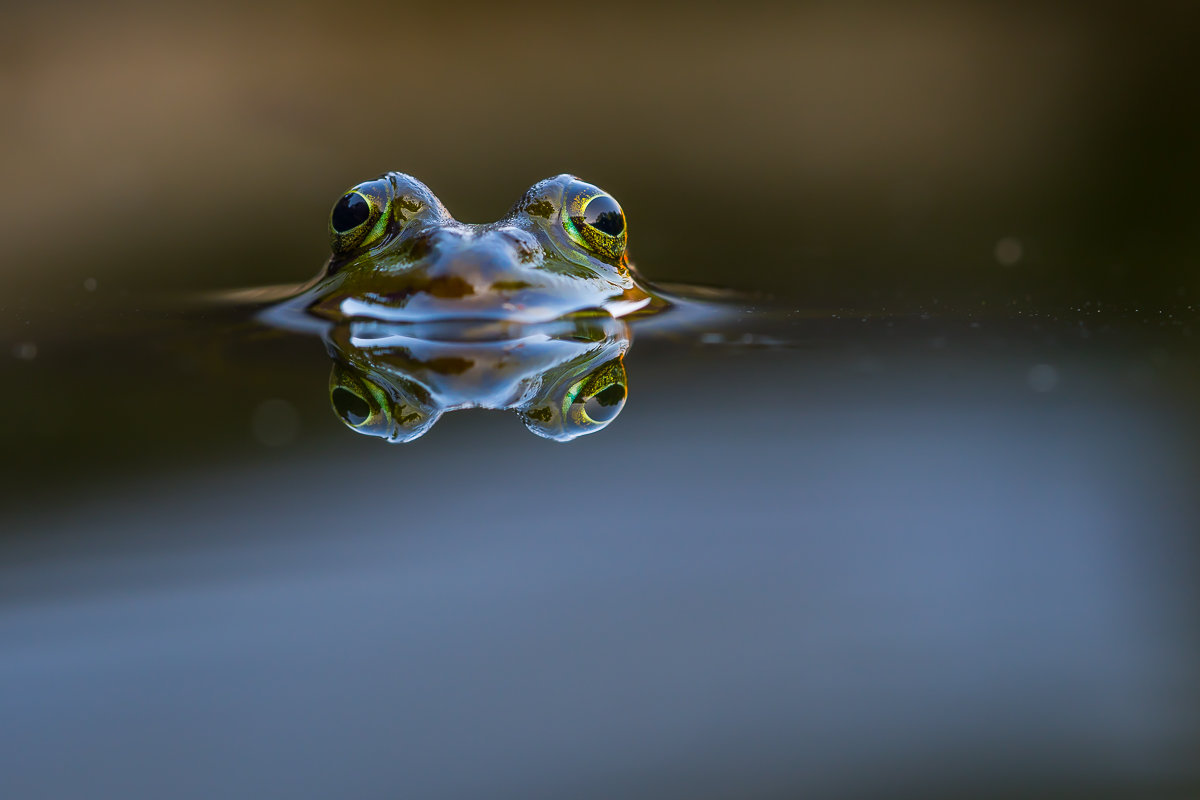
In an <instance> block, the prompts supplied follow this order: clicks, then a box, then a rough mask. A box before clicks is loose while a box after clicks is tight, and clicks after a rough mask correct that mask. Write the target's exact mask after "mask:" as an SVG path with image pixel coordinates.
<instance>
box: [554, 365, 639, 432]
mask: <svg viewBox="0 0 1200 800" xmlns="http://www.w3.org/2000/svg"><path fill="white" fill-rule="evenodd" d="M625 397H626V389H625V364H624V362H622V361H621V359H619V358H618V359H616V360H614V361H610V362H608V363H607V364H605V365H603V366H602V367H600V368H599V369H596V370H594V371H593V372H592V373H591V374H590V375H588V376H587V377H586V378H584V379H583V380H582V381H580V382H579V383H576V384H575V385H574V386H572V387H571V389H570V390H569V391H568V392H567V396H566V398H564V399H565V400H566V402H565V403H564V404H563V405H564V408H563V412H564V416H565V417H566V418H567V419H568V420H570V421H571V422H573V423H574V424H575V425H578V426H579V427H581V428H592V427H595V426H601V427H603V426H604V425H607V424H608V423H610V422H612V421H613V420H614V419H616V417H617V414H620V413H621V409H622V408H624V407H625Z"/></svg>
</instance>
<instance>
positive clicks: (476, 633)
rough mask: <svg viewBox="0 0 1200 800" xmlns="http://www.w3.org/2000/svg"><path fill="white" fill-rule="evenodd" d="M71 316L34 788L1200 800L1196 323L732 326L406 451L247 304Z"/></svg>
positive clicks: (178, 793)
mask: <svg viewBox="0 0 1200 800" xmlns="http://www.w3.org/2000/svg"><path fill="white" fill-rule="evenodd" d="M78 302H79V306H78V309H75V307H74V303H71V304H61V305H59V306H57V307H55V306H51V305H48V306H46V310H45V311H43V312H42V314H43V316H39V317H34V316H33V315H32V314H30V323H31V324H30V326H29V327H31V328H32V327H34V325H36V326H37V329H38V330H40V331H46V332H47V333H48V336H47V337H45V338H42V339H41V341H39V342H38V343H37V344H36V346H37V352H36V354H35V355H33V356H32V357H28V355H27V354H23V353H18V354H17V355H18V356H19V357H14V358H11V359H8V360H7V361H6V362H5V365H4V368H3V369H4V375H5V385H7V386H10V387H11V386H19V387H21V389H20V391H19V392H17V393H16V396H15V397H14V396H13V395H12V394H10V396H9V399H8V402H9V403H10V404H12V406H10V409H9V413H8V414H6V415H5V420H6V422H5V425H6V435H7V436H8V437H9V441H11V442H13V443H14V444H13V445H10V447H12V449H10V450H8V452H9V453H10V454H13V456H11V458H13V459H20V462H21V464H22V467H21V469H16V468H11V469H10V472H9V473H8V474H9V476H10V477H9V480H10V485H9V486H8V494H9V499H8V501H7V503H6V506H7V511H6V514H5V520H6V521H5V530H6V532H7V535H6V536H5V538H4V540H3V544H2V547H0V561H2V564H3V567H2V568H0V586H2V587H3V590H2V604H3V607H2V610H0V676H2V683H3V685H4V686H5V687H6V689H5V691H4V692H3V693H2V694H0V705H2V707H3V708H2V713H0V720H2V722H0V742H2V745H3V746H2V747H0V752H3V753H4V756H3V757H2V760H3V763H4V770H3V774H4V779H3V780H4V782H5V784H6V786H7V787H8V792H9V794H8V796H12V797H43V796H46V797H49V796H60V797H61V796H88V797H126V798H128V797H158V796H163V795H164V793H165V794H169V795H170V796H172V797H196V798H201V797H215V796H245V797H293V798H295V797H313V798H318V797H328V796H330V795H333V794H343V795H349V796H374V795H376V794H378V793H382V792H390V791H403V792H404V793H406V794H409V795H410V796H428V797H474V796H489V797H497V796H499V797H506V796H513V797H516V796H529V795H533V796H551V795H557V794H562V793H564V792H566V793H570V794H572V795H574V796H586V797H591V796H595V797H601V796H611V795H613V794H623V795H627V796H637V797H661V796H706V797H717V796H735V795H738V796H741V795H744V794H752V795H756V796H758V795H761V796H782V795H784V794H789V795H790V794H792V793H797V794H800V793H813V792H815V793H829V794H842V793H849V794H853V795H858V794H863V795H872V796H874V795H887V796H890V795H892V794H894V793H901V794H903V793H906V792H908V791H917V790H920V791H942V792H947V793H951V794H953V793H956V792H960V791H977V790H980V789H981V787H986V788H987V789H988V790H989V791H991V790H994V789H996V787H1011V788H1014V789H1015V788H1018V787H1031V786H1032V787H1035V788H1037V789H1039V790H1040V791H1041V792H1042V793H1043V794H1046V795H1049V796H1057V793H1060V792H1068V791H1078V790H1081V789H1094V788H1109V789H1111V787H1114V786H1116V787H1126V788H1129V789H1131V790H1132V789H1134V788H1137V787H1154V788H1161V787H1167V788H1170V787H1174V786H1178V785H1181V784H1182V785H1186V784H1187V783H1188V782H1189V781H1191V780H1194V779H1195V772H1194V770H1195V764H1196V761H1195V759H1194V757H1193V756H1194V754H1195V747H1196V745H1197V742H1198V740H1200V729H1198V728H1200V726H1198V724H1197V721H1198V720H1200V716H1198V714H1197V711H1198V710H1200V708H1198V703H1200V692H1198V690H1200V679H1198V677H1197V676H1200V628H1198V627H1197V621H1198V620H1197V615H1196V611H1197V603H1196V600H1197V598H1196V588H1197V587H1196V581H1195V575H1196V568H1197V565H1198V560H1197V559H1198V556H1200V554H1198V553H1197V550H1196V544H1197V543H1196V538H1195V531H1196V530H1197V514H1198V512H1200V509H1198V508H1197V503H1196V493H1195V485H1196V478H1197V463H1196V457H1197V453H1198V452H1200V449H1198V444H1200V442H1198V441H1197V429H1196V425H1195V413H1194V409H1195V407H1196V406H1195V404H1196V401H1197V378H1198V374H1197V371H1196V362H1195V359H1194V355H1193V350H1192V348H1191V347H1189V346H1188V345H1189V344H1190V338H1189V337H1188V336H1187V335H1185V333H1184V331H1185V330H1190V326H1191V325H1193V324H1194V321H1193V320H1192V319H1191V317H1190V316H1185V317H1184V319H1183V320H1181V321H1182V322H1183V324H1182V325H1175V324H1174V323H1175V322H1176V319H1171V320H1170V322H1169V323H1167V324H1163V325H1161V326H1160V325H1158V324H1157V323H1147V322H1143V321H1142V319H1137V318H1134V317H1133V316H1131V313H1132V312H1131V313H1129V314H1126V313H1122V312H1117V311H1112V312H1109V311H1101V312H1099V313H1092V310H1091V309H1083V310H1072V309H1061V310H1060V311H1059V313H1058V314H1057V315H1056V316H1057V319H1055V318H1054V317H1053V316H1051V315H1048V314H1045V313H1035V312H1032V311H1023V312H1021V313H1018V312H1015V311H1007V312H1005V313H1000V314H994V315H984V314H981V313H977V312H975V311H972V312H966V311H962V310H960V311H957V312H932V313H927V312H920V313H901V314H892V313H889V312H886V311H884V310H883V309H870V310H864V309H853V310H851V309H832V310H819V309H811V308H803V307H801V308H793V307H789V306H788V305H786V304H783V303H781V302H780V301H774V302H766V301H758V302H745V300H744V298H743V301H741V302H733V301H731V299H730V298H725V299H724V300H723V301H721V305H720V306H719V311H720V313H713V314H712V315H710V316H709V317H704V318H701V319H700V320H698V321H690V322H686V324H685V323H680V324H670V323H671V319H670V314H671V313H672V312H670V311H668V312H666V313H665V314H663V315H661V316H660V317H656V318H651V319H649V320H646V321H645V322H644V324H641V325H639V323H638V322H636V321H635V322H634V323H632V325H630V326H629V328H630V329H631V331H632V335H630V333H629V330H628V329H626V327H625V324H624V323H619V324H620V326H621V327H620V328H619V329H611V331H610V332H611V333H613V335H614V336H616V339H612V338H611V337H609V338H605V337H604V336H603V335H601V337H600V338H599V341H600V345H599V346H600V347H601V349H603V347H610V348H611V347H612V346H613V345H611V344H605V342H610V341H616V342H618V345H617V348H618V351H619V349H620V348H621V347H627V352H626V354H625V357H624V368H625V371H626V372H627V385H628V399H627V401H626V403H625V405H624V407H623V408H622V409H621V413H620V415H619V417H616V418H614V419H612V420H611V421H610V424H608V425H607V426H605V427H604V428H603V430H600V431H597V432H594V433H593V434H592V435H588V436H583V437H581V438H579V439H577V440H575V441H572V442H569V443H566V444H563V443H559V442H554V441H546V440H544V439H541V438H538V437H535V436H530V435H529V434H528V433H526V432H525V430H524V428H523V426H522V425H521V423H520V421H519V420H518V419H514V418H513V416H512V415H511V414H510V413H509V412H494V411H493V412H489V411H482V410H475V411H470V410H467V411H458V412H454V413H451V414H447V415H445V418H444V419H442V420H441V421H440V422H439V423H438V425H437V427H436V428H433V429H431V430H428V432H427V433H426V434H425V435H424V436H423V437H421V438H420V439H419V440H416V441H413V442H411V443H409V444H398V445H388V444H386V443H385V442H383V441H380V440H378V439H374V438H369V437H363V436H357V435H355V434H354V433H352V432H351V431H349V430H347V429H346V428H345V427H344V426H343V424H342V422H341V421H340V420H339V419H338V416H337V413H336V408H335V407H331V406H330V395H329V392H330V388H329V383H328V378H329V372H330V368H331V361H330V356H329V354H327V353H326V351H325V348H323V347H322V345H321V341H320V339H319V338H317V337H313V336H306V335H301V334H289V333H281V332H279V331H277V330H275V329H272V328H270V327H267V326H265V325H264V324H262V323H259V322H256V321H255V317H254V312H255V310H256V309H255V308H250V309H241V308H234V309H229V308H212V307H208V306H204V305H202V304H198V303H196V302H190V303H182V302H179V303H176V304H175V305H174V306H172V303H171V302H169V301H167V300H163V299H162V298H150V299H144V300H139V299H135V298H133V297H132V296H128V297H124V298H105V297H104V295H102V294H101V293H100V292H99V291H97V292H93V293H89V294H87V295H84V296H82V297H81V298H80V300H79V301H78ZM700 302H701V303H704V302H708V303H710V304H711V303H712V301H700ZM64 305H65V309H64ZM713 308H716V306H713ZM47 319H54V320H55V324H54V325H53V326H50V325H49V324H48V323H47V321H46V320H47ZM613 324H617V323H613ZM610 328H611V325H610ZM602 334H603V328H602ZM548 340H549V341H553V339H548ZM621 343H624V344H621ZM368 344H369V342H368ZM476 347H478V345H476ZM331 352H332V353H333V355H334V356H335V359H336V358H345V355H344V354H339V353H338V352H337V351H336V350H335V351H331ZM366 352H368V353H369V352H370V350H369V349H368V350H366ZM602 360H603V359H602ZM527 424H528V422H527ZM18 453H19V454H20V455H17V454H18ZM14 466H15V465H14ZM468 765H469V766H468Z"/></svg>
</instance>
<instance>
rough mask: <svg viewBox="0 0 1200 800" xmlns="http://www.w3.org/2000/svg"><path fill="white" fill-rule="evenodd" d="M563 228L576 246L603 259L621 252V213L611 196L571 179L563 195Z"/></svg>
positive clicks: (619, 207) (623, 223) (623, 217)
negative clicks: (584, 248)
mask: <svg viewBox="0 0 1200 800" xmlns="http://www.w3.org/2000/svg"><path fill="white" fill-rule="evenodd" d="M563 199H564V203H563V229H564V230H565V231H566V232H567V235H568V236H570V237H571V239H572V240H573V241H574V242H575V243H576V244H578V245H580V246H582V247H586V248H587V249H589V250H591V251H592V252H594V253H596V254H597V255H599V256H601V257H603V258H610V259H613V260H617V259H620V258H621V256H622V254H624V252H625V241H626V231H625V212H624V211H622V210H621V206H620V205H618V204H617V201H616V200H614V199H613V198H612V196H611V195H608V194H605V193H604V192H603V191H601V190H600V189H598V188H597V187H595V186H592V185H591V184H590V183H584V182H583V181H571V184H570V185H569V186H567V189H566V193H565V194H564V197H563Z"/></svg>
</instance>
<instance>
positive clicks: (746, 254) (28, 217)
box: [0, 2, 1200, 303]
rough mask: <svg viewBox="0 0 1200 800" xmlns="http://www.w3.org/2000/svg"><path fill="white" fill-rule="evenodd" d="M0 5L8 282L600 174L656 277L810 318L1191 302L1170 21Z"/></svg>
mask: <svg viewBox="0 0 1200 800" xmlns="http://www.w3.org/2000/svg"><path fill="white" fill-rule="evenodd" d="M0 14H2V15H3V16H2V17H0V37H2V39H0V109H2V110H3V111H2V114H0V151H2V152H3V154H4V155H3V158H2V159H0V170H2V172H0V226H2V227H0V240H2V241H3V243H4V247H3V251H4V262H3V266H2V270H3V272H2V273H0V274H2V275H3V280H4V281H5V282H6V283H7V284H9V285H13V284H17V283H24V282H28V281H30V280H34V281H39V280H41V278H40V276H43V275H46V273H48V272H52V273H53V274H54V275H56V276H57V277H58V279H60V280H61V281H62V282H63V284H62V285H64V286H66V285H70V286H72V287H73V286H75V285H76V284H78V283H79V282H80V281H82V280H84V279H85V278H87V277H94V278H96V279H97V280H101V279H103V280H104V281H105V285H110V286H118V285H120V286H124V285H126V284H131V285H136V286H137V287H145V286H150V285H153V286H155V287H180V286H186V287H196V286H200V285H203V286H212V287H219V286H227V285H229V284H230V283H231V282H232V283H246V284H253V283H256V282H266V281H288V280H293V279H297V278H299V277H303V276H308V275H309V274H311V273H312V272H314V271H315V269H316V267H315V266H314V265H316V264H318V263H319V262H320V261H321V260H322V258H323V256H324V253H325V248H326V242H325V235H324V231H323V222H324V219H325V216H326V214H327V213H328V209H329V207H330V206H331V204H332V203H333V201H334V200H335V199H336V198H337V197H338V195H339V194H340V193H341V192H342V191H344V190H345V189H346V188H347V187H348V186H350V185H352V184H354V183H357V182H359V181H360V180H365V179H367V178H370V177H373V176H375V175H376V174H378V173H380V172H383V171H387V170H400V171H405V172H409V173H411V174H413V175H415V176H417V177H418V178H420V179H421V180H423V181H425V182H426V183H428V184H429V185H430V186H431V187H432V188H433V189H434V191H435V192H437V193H438V194H439V196H440V197H441V198H442V200H443V201H444V202H445V203H446V204H447V205H448V207H449V208H450V210H451V212H452V213H454V214H455V215H456V216H458V217H459V218H460V219H463V220H465V221H472V222H480V221H491V220H493V219H496V218H497V217H498V216H499V215H500V214H501V213H503V212H504V211H505V210H507V208H508V207H509V206H510V205H511V204H512V203H513V202H514V201H515V200H516V199H517V198H518V197H519V196H520V194H521V193H522V191H523V190H524V188H525V187H527V186H528V185H530V184H532V183H533V182H535V181H536V180H539V179H541V178H543V177H546V176H549V175H553V174H557V173H559V172H563V171H570V172H574V173H577V174H579V175H581V176H584V177H585V178H587V179H589V180H593V181H596V182H598V183H601V184H602V185H603V186H604V187H605V188H606V189H607V190H609V191H610V192H612V193H613V194H615V195H616V197H617V198H618V199H619V200H620V201H621V202H622V204H623V205H624V206H625V207H626V209H627V211H628V213H629V215H630V216H631V217H632V219H633V220H634V227H633V230H632V236H633V239H632V240H631V246H632V248H633V249H632V252H633V254H634V256H635V257H636V259H637V261H638V263H639V265H640V266H641V268H642V269H643V271H644V272H645V273H646V274H647V275H648V276H649V277H651V278H653V279H668V278H670V279H673V280H688V281H696V282H709V283H716V284H720V285H734V286H738V287H743V288H752V289H757V290H763V291H766V290H774V291H784V292H788V293H801V294H802V295H803V296H804V297H805V298H806V299H808V300H809V301H810V302H818V303H829V302H851V301H854V300H856V299H860V298H861V297H862V296H864V295H866V296H868V297H869V296H872V295H874V293H876V292H879V293H881V294H887V295H888V296H892V297H895V296H896V295H897V294H900V295H904V294H905V293H908V294H917V295H931V296H937V295H943V296H944V295H949V294H952V293H953V294H963V295H966V296H968V297H969V296H972V293H975V294H976V295H978V294H979V293H983V292H988V293H1000V294H1003V295H1005V296H1011V297H1013V298H1018V297H1021V298H1023V297H1024V295H1025V294H1030V295H1031V296H1033V297H1034V298H1035V300H1054V301H1062V302H1069V301H1074V300H1076V299H1082V298H1086V299H1091V300H1095V299H1097V297H1099V298H1101V299H1104V298H1110V299H1118V298H1122V299H1129V298H1133V297H1146V298H1147V300H1150V299H1153V300H1157V301H1159V302H1165V301H1167V300H1178V299H1180V298H1186V297H1188V296H1189V295H1188V293H1189V292H1195V291H1197V290H1200V285H1197V283H1196V280H1197V274H1196V270H1195V264H1196V259H1197V256H1198V255H1200V234H1198V233H1197V226H1196V224H1195V220H1196V218H1197V212H1198V210H1200V189H1198V188H1197V187H1198V186H1200V181H1198V180H1197V179H1198V177H1200V154H1198V148H1197V145H1196V142H1197V141H1200V110H1198V109H1197V107H1196V104H1195V103H1193V102H1191V99H1190V98H1191V96H1192V95H1193V94H1194V89H1195V82H1196V76H1197V74H1198V73H1200V69H1198V68H1200V52H1198V51H1197V47H1196V44H1197V34H1198V29H1197V25H1198V22H1200V19H1198V15H1197V13H1196V11H1195V8H1194V6H1193V4H1191V3H1186V2H1178V3H1174V2H1149V3H1127V2H1124V3H1123V2H1088V3H1084V2H1080V3H1061V2H1044V3H989V2H977V3H939V2H912V3H882V2H880V3H873V2H853V3H778V4H776V3H755V2H749V3H738V4H733V5H730V4H715V3H699V4H697V3H679V4H672V3H621V2H613V3H606V4H604V5H603V7H598V6H597V7H588V8H584V7H580V8H562V9H559V10H555V11H551V10H550V9H548V8H547V7H546V6H545V5H543V4H539V3H513V4H507V5H504V6H496V5H495V4H490V3H479V4H464V3H453V4H419V3H374V2H355V3H353V4H351V5H349V6H346V5H342V4H317V3H287V4H283V3H281V4H271V3H262V4H244V3H232V2H231V3H220V2H218V3H184V2H180V3H170V4H165V5H164V4H160V3H116V4H114V3H87V4H84V3H78V4H74V3H67V2H53V3H45V4H9V5H8V6H7V7H5V8H4V10H3V11H0ZM196 231H203V236H197V235H195V232H196ZM1004 239H1013V240H1015V241H1016V242H1018V243H1019V244H1020V248H1019V253H1018V252H1017V251H1016V250H1013V249H1012V248H1009V249H1008V250H1004V248H1003V247H1002V248H1001V250H1004V252H1002V253H1001V254H1000V259H999V260H998V259H997V249H996V246H997V243H998V242H1000V241H1001V240H1004ZM185 243H186V244H185ZM148 261H154V262H155V263H157V264H158V265H159V267H158V269H155V270H150V271H145V270H141V269H139V268H138V267H137V266H136V265H139V264H142V263H146V262H148Z"/></svg>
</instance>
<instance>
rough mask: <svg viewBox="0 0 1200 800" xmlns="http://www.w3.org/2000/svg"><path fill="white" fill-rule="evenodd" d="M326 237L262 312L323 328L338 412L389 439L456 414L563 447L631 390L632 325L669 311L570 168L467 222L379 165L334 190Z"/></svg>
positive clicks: (620, 215)
mask: <svg viewBox="0 0 1200 800" xmlns="http://www.w3.org/2000/svg"><path fill="white" fill-rule="evenodd" d="M328 232H329V240H330V249H331V254H330V256H329V258H328V259H327V261H326V262H325V264H324V265H323V266H322V268H321V269H320V270H319V271H318V273H317V275H316V276H314V278H313V279H312V280H311V281H309V282H308V283H307V284H305V285H303V286H301V287H299V288H298V289H297V290H296V291H295V292H294V293H293V294H292V295H291V296H290V297H288V298H286V299H285V300H283V301H282V302H280V303H278V304H276V305H274V306H272V307H271V308H270V309H268V310H267V311H266V312H265V313H264V314H263V319H264V320H266V321H267V322H269V323H270V324H273V325H276V326H277V327H283V328H290V329H293V330H305V331H310V332H316V333H319V335H321V336H322V338H323V339H324V341H325V344H326V349H327V351H328V352H329V355H330V357H331V358H332V360H333V362H334V363H333V369H332V373H331V375H330V381H329V393H330V403H331V405H332V407H333V410H334V413H335V414H336V415H337V416H338V418H339V419H340V420H341V421H342V422H343V423H344V424H345V425H346V426H347V427H349V428H350V429H351V430H354V431H355V432H357V433H361V434H366V435H370V436H376V437H379V438H382V439H385V440H387V441H389V442H411V441H413V440H415V439H417V438H419V437H421V436H423V435H424V434H425V433H426V432H428V430H429V429H430V428H431V427H432V426H433V424H434V423H436V422H437V420H438V419H439V418H441V416H442V414H443V413H445V412H447V411H452V410H459V409H464V408H492V409H508V410H512V411H515V412H516V413H517V415H518V416H519V417H520V418H521V419H522V421H523V422H524V423H525V425H526V427H527V428H528V429H529V430H530V431H532V432H533V433H535V434H537V435H539V436H542V437H544V438H547V439H552V440H555V441H560V442H566V441H571V440H573V439H575V438H577V437H579V436H582V435H585V434H589V433H595V432H596V431H599V430H602V429H604V428H605V427H606V426H607V425H608V424H610V423H611V422H612V421H613V420H614V419H615V418H616V416H617V415H618V414H619V413H620V411H621V410H622V408H623V407H624V404H625V400H626V397H627V388H626V385H627V376H626V371H625V366H624V357H625V354H626V353H627V352H628V350H629V347H630V343H631V341H632V339H631V335H630V329H629V326H628V321H629V320H631V319H634V318H645V317H648V316H651V315H654V314H658V313H661V312H662V311H665V310H666V309H668V308H670V307H671V306H672V302H671V300H669V299H668V298H667V297H666V295H665V294H664V293H662V292H660V291H656V290H655V289H654V287H652V286H651V285H650V284H649V283H647V282H646V281H645V280H644V279H642V278H641V277H640V275H639V274H638V272H637V271H636V269H635V267H634V265H633V263H632V261H631V260H630V258H629V254H628V248H627V244H628V230H627V226H626V219H625V212H624V210H623V209H622V208H621V206H620V204H619V203H618V202H617V201H616V199H615V198H614V197H613V196H612V195H610V194H608V193H607V192H605V191H604V190H602V189H600V188H599V187H597V186H595V185H594V184H591V183H588V182H586V181H583V180H581V179H579V178H577V177H575V176H574V175H570V174H565V173H564V174H561V175H558V176H555V177H552V178H548V179H546V180H543V181H540V182H538V183H535V184H534V185H533V186H532V187H530V188H529V189H528V190H527V191H526V192H525V193H524V194H523V195H522V196H521V198H520V199H519V200H518V201H517V202H516V203H515V204H514V205H513V206H512V208H511V209H510V210H509V212H508V213H507V214H505V215H504V216H503V217H501V219H500V220H499V221H497V222H494V223H490V224H482V225H475V224H468V223H462V222H459V221H457V220H456V219H454V218H453V217H452V216H451V215H450V213H449V211H447V209H446V207H445V206H444V205H443V204H442V203H441V201H440V200H438V198H437V197H436V196H435V195H434V194H433V192H432V191H430V190H429V188H428V187H427V186H426V185H425V184H423V183H421V182H420V181H418V180H417V179H416V178H413V177H412V176H410V175H407V174H405V173H401V172H388V173H385V174H383V175H381V176H379V177H378V178H376V179H374V180H371V181H366V182H364V183H360V184H358V185H356V186H354V187H353V188H351V189H350V190H348V191H347V192H345V193H343V194H342V195H341V197H339V198H338V200H337V202H336V203H335V204H334V206H333V209H332V211H331V212H330V215H329V223H328Z"/></svg>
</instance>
